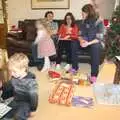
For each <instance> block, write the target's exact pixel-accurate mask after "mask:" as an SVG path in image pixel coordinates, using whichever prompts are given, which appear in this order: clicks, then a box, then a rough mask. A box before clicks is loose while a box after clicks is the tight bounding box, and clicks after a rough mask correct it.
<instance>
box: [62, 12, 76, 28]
mask: <svg viewBox="0 0 120 120" xmlns="http://www.w3.org/2000/svg"><path fill="white" fill-rule="evenodd" d="M67 16H70V18H71V20H72V24H71V27H74V25H75V17H74V16H73V14H72V13H71V12H68V13H67V14H66V15H65V17H64V21H63V23H64V24H65V25H67Z"/></svg>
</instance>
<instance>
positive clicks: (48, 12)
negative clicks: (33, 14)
mask: <svg viewBox="0 0 120 120" xmlns="http://www.w3.org/2000/svg"><path fill="white" fill-rule="evenodd" d="M48 14H52V15H54V13H53V12H52V11H47V12H46V13H45V16H44V17H45V18H47V16H48Z"/></svg>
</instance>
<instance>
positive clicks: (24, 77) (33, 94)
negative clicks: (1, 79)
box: [1, 53, 38, 120]
mask: <svg viewBox="0 0 120 120" xmlns="http://www.w3.org/2000/svg"><path fill="white" fill-rule="evenodd" d="M28 63H29V60H28V58H27V56H26V55H24V54H23V53H15V54H14V55H13V56H11V57H10V59H9V62H8V68H9V72H10V75H11V80H9V81H8V82H7V83H5V84H3V86H2V88H1V89H2V91H3V93H2V98H3V99H8V98H10V97H14V100H13V101H12V102H11V103H10V104H9V106H10V107H12V110H11V111H10V112H9V113H8V114H7V115H6V116H5V118H6V119H11V118H15V119H16V120H27V118H28V117H29V116H30V114H31V112H34V111H36V109H37V106H38V94H37V91H38V86H37V82H36V80H35V76H34V74H32V73H30V72H28Z"/></svg>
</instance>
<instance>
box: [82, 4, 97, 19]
mask: <svg viewBox="0 0 120 120" xmlns="http://www.w3.org/2000/svg"><path fill="white" fill-rule="evenodd" d="M82 12H85V13H87V14H88V17H87V19H96V12H95V9H94V7H93V6H92V5H91V4H86V5H84V6H83V8H82Z"/></svg>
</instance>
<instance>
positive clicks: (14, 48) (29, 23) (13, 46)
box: [7, 19, 105, 65]
mask: <svg viewBox="0 0 120 120" xmlns="http://www.w3.org/2000/svg"><path fill="white" fill-rule="evenodd" d="M35 21H36V20H35V19H34V20H33V19H26V20H24V21H18V29H21V30H22V32H15V33H14V32H8V35H7V50H8V56H9V57H10V56H11V55H12V54H14V53H16V52H23V53H25V54H26V55H27V56H28V57H29V59H30V64H31V65H32V64H34V60H33V57H32V55H31V53H32V49H31V48H32V42H33V41H34V40H35V37H36V28H35ZM54 21H55V22H57V23H58V26H60V25H61V24H62V20H54ZM81 22H82V21H81V20H76V24H77V25H78V26H80V24H81ZM53 40H54V43H55V45H56V46H57V43H58V42H57V38H55V39H53ZM56 49H57V47H56ZM62 53H63V55H62V58H63V61H65V60H66V59H65V58H66V52H65V50H63V52H62ZM104 57H105V48H101V58H100V63H102V62H103V61H104ZM55 58H56V56H51V57H50V59H51V60H52V61H55ZM78 58H79V60H80V62H82V63H89V62H90V56H89V54H88V50H86V51H78Z"/></svg>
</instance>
